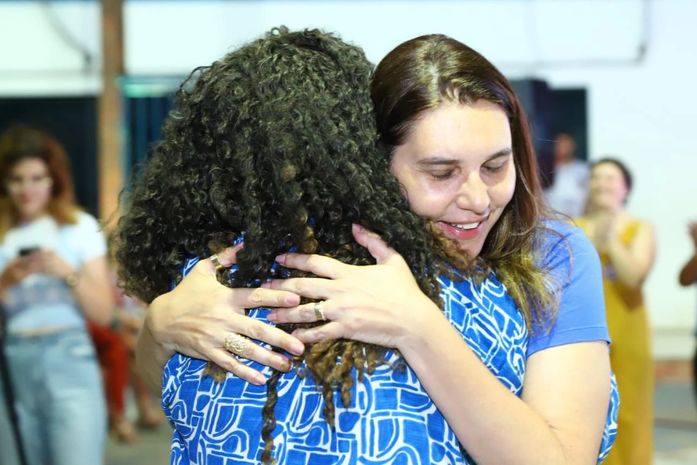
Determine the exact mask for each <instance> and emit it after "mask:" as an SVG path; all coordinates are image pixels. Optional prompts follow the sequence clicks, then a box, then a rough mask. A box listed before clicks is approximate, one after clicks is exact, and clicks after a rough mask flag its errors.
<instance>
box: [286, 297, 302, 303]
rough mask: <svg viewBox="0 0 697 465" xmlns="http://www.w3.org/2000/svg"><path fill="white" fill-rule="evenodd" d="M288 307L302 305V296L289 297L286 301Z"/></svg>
mask: <svg viewBox="0 0 697 465" xmlns="http://www.w3.org/2000/svg"><path fill="white" fill-rule="evenodd" d="M285 303H286V305H298V304H299V303H300V296H297V295H289V296H288V297H286V299H285Z"/></svg>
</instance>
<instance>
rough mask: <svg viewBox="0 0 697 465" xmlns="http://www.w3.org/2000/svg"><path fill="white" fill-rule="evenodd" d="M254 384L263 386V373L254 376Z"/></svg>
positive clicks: (264, 379) (264, 380) (264, 382)
mask: <svg viewBox="0 0 697 465" xmlns="http://www.w3.org/2000/svg"><path fill="white" fill-rule="evenodd" d="M254 384H256V385H257V386H263V385H264V384H266V378H265V377H264V375H261V374H259V375H256V376H254Z"/></svg>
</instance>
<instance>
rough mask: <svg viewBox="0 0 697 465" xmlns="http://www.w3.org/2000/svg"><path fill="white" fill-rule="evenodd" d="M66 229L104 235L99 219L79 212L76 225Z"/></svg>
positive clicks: (68, 225)
mask: <svg viewBox="0 0 697 465" xmlns="http://www.w3.org/2000/svg"><path fill="white" fill-rule="evenodd" d="M65 228H68V229H73V230H75V231H79V232H82V233H87V234H89V233H93V234H94V233H96V234H99V235H102V234H103V232H102V227H101V225H100V224H99V221H97V219H96V218H95V217H94V216H92V215H90V214H89V213H87V212H85V211H82V210H78V211H76V212H75V223H73V224H67V225H65Z"/></svg>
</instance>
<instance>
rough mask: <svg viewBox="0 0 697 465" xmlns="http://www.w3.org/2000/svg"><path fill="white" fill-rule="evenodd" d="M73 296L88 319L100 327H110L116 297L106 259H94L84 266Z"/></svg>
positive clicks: (79, 274)
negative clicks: (113, 293)
mask: <svg viewBox="0 0 697 465" xmlns="http://www.w3.org/2000/svg"><path fill="white" fill-rule="evenodd" d="M64 277H65V276H64ZM73 294H74V295H75V297H76V298H77V300H78V302H79V303H80V308H82V311H83V312H84V313H85V317H86V318H87V319H89V320H90V321H93V322H94V323H97V324H99V325H108V324H109V322H111V318H112V316H113V311H114V297H113V295H112V290H111V285H110V282H109V270H108V268H107V261H106V257H104V256H102V257H97V258H93V259H92V260H90V261H88V262H86V263H85V264H84V265H83V266H82V269H81V270H80V271H79V272H78V273H77V281H76V283H75V286H74V287H73Z"/></svg>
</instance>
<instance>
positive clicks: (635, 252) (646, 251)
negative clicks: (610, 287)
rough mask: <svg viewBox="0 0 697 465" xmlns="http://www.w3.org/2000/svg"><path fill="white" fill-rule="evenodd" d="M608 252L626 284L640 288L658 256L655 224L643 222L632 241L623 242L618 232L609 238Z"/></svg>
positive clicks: (620, 278) (619, 275)
mask: <svg viewBox="0 0 697 465" xmlns="http://www.w3.org/2000/svg"><path fill="white" fill-rule="evenodd" d="M605 250H606V252H607V254H608V256H609V257H610V261H611V262H612V266H613V267H614V269H615V272H616V273H617V279H618V280H619V281H620V282H621V283H623V284H624V285H626V286H628V287H632V288H639V287H641V285H642V284H643V283H644V280H645V279H646V277H647V276H648V274H649V271H651V267H652V266H653V262H654V259H655V256H656V238H655V233H654V229H653V226H652V225H651V224H649V223H646V222H643V221H642V222H641V223H640V224H639V226H638V230H637V232H636V235H635V236H634V239H633V240H632V242H631V243H630V244H628V245H625V244H623V243H622V242H621V241H620V239H619V235H618V234H613V235H612V236H611V238H610V239H609V240H608V243H607V247H606V249H605Z"/></svg>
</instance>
